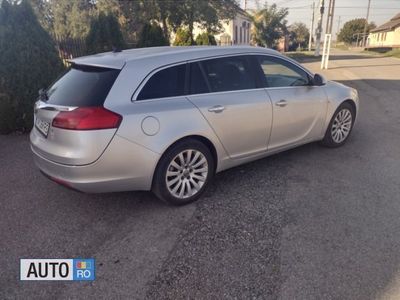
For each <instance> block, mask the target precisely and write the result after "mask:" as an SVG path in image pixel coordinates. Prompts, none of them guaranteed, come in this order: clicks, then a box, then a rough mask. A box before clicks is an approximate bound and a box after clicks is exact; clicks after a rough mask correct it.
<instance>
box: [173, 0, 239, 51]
mask: <svg viewBox="0 0 400 300" xmlns="http://www.w3.org/2000/svg"><path fill="white" fill-rule="evenodd" d="M238 9H239V8H238V6H237V4H236V1H235V0H214V1H207V0H181V1H179V5H175V6H174V9H173V10H172V11H170V12H169V17H168V21H169V23H170V24H171V26H172V28H173V30H174V31H177V30H178V29H179V28H181V27H182V26H183V27H186V28H187V31H188V33H189V41H190V44H193V43H194V39H193V29H194V25H195V24H198V25H199V26H200V27H201V28H203V29H206V30H207V31H208V32H218V31H219V30H220V29H221V27H222V24H221V21H222V20H226V19H229V18H233V17H234V16H235V15H236V13H237V12H238Z"/></svg>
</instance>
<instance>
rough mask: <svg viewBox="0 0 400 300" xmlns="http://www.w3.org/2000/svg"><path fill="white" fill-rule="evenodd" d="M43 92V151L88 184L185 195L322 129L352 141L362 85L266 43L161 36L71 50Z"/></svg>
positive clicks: (39, 142) (49, 170) (320, 134)
mask: <svg viewBox="0 0 400 300" xmlns="http://www.w3.org/2000/svg"><path fill="white" fill-rule="evenodd" d="M71 63H72V64H71V68H70V69H69V70H68V71H67V72H66V73H65V74H64V75H63V76H62V77H60V78H59V79H58V80H57V81H56V82H55V83H54V84H52V85H51V86H50V87H49V88H48V89H47V90H42V91H41V92H40V96H39V100H38V101H37V102H36V104H35V126H34V128H33V129H32V132H31V135H30V140H31V147H32V151H33V153H34V160H35V163H36V165H37V166H38V167H39V169H40V170H41V171H42V172H43V173H44V174H45V175H46V176H47V177H49V178H50V179H52V180H54V181H56V182H58V183H60V184H62V185H65V186H68V187H70V188H73V189H76V190H80V191H83V192H115V191H131V190H152V191H153V192H154V193H155V194H156V195H157V196H158V197H159V198H160V199H162V200H164V201H166V202H168V203H170V204H175V205H182V204H186V203H189V202H192V201H194V200H196V199H198V198H199V197H200V196H201V195H202V193H203V192H204V190H205V189H206V187H207V185H208V184H209V182H210V181H211V180H212V178H213V176H214V174H215V173H217V172H220V171H223V170H226V169H228V168H231V167H234V166H237V165H240V164H243V163H246V162H249V161H253V160H255V159H259V158H262V157H265V156H268V155H270V154H273V153H276V152H280V151H283V150H286V149H289V148H293V147H296V146H299V145H302V144H305V143H309V142H313V141H321V143H322V144H323V145H325V146H328V147H337V146H341V145H343V144H344V143H345V142H346V140H347V138H348V137H349V135H350V132H351V130H352V128H353V125H354V122H355V119H356V114H357V112H358V105H359V104H358V95H357V91H356V90H354V89H352V88H349V87H346V86H344V85H342V84H339V83H336V82H332V81H326V80H325V79H324V78H323V77H322V76H321V75H318V74H315V75H314V74H312V73H311V72H310V71H308V70H306V69H305V68H304V67H302V66H301V65H299V64H298V63H296V62H295V61H293V60H291V59H289V58H287V57H285V56H283V55H281V54H279V53H278V52H276V51H273V50H269V49H265V48H256V47H156V48H147V49H146V48H144V49H133V50H124V51H121V52H115V53H114V52H108V53H102V54H98V55H92V56H87V57H81V58H77V59H73V60H72V61H71Z"/></svg>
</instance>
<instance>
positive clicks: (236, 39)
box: [233, 25, 238, 44]
mask: <svg viewBox="0 0 400 300" xmlns="http://www.w3.org/2000/svg"><path fill="white" fill-rule="evenodd" d="M234 31H235V32H234V34H235V39H234V40H233V44H237V42H238V28H237V25H235V30H234Z"/></svg>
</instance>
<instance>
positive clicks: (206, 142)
mask: <svg viewBox="0 0 400 300" xmlns="http://www.w3.org/2000/svg"><path fill="white" fill-rule="evenodd" d="M191 139H192V140H197V141H199V142H201V143H203V144H204V145H205V146H206V147H207V148H208V149H209V150H210V152H211V155H212V157H213V160H214V170H213V172H214V173H215V171H216V170H217V166H218V153H217V149H216V147H215V145H214V144H213V143H212V142H211V140H210V139H208V138H206V137H205V136H202V135H197V134H193V135H187V136H184V137H181V138H179V139H177V140H176V141H174V142H173V143H171V144H170V145H169V146H168V147H167V148H166V149H165V150H164V151H163V153H162V154H161V155H160V157H159V158H158V161H157V164H156V167H155V169H154V173H153V179H152V186H153V185H154V178H155V176H154V174H155V173H156V172H157V170H158V168H159V165H160V162H161V159H162V158H163V156H164V155H165V153H167V152H168V151H169V149H171V148H172V147H173V146H175V145H176V144H178V143H181V142H183V141H185V140H191Z"/></svg>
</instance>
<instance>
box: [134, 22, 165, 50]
mask: <svg viewBox="0 0 400 300" xmlns="http://www.w3.org/2000/svg"><path fill="white" fill-rule="evenodd" d="M137 46H138V47H139V48H143V47H157V46H169V41H168V40H167V39H166V38H165V36H164V33H163V31H162V29H161V27H160V26H159V25H157V24H149V23H147V24H145V25H144V26H143V28H142V30H141V32H140V35H139V41H138V45H137Z"/></svg>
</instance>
